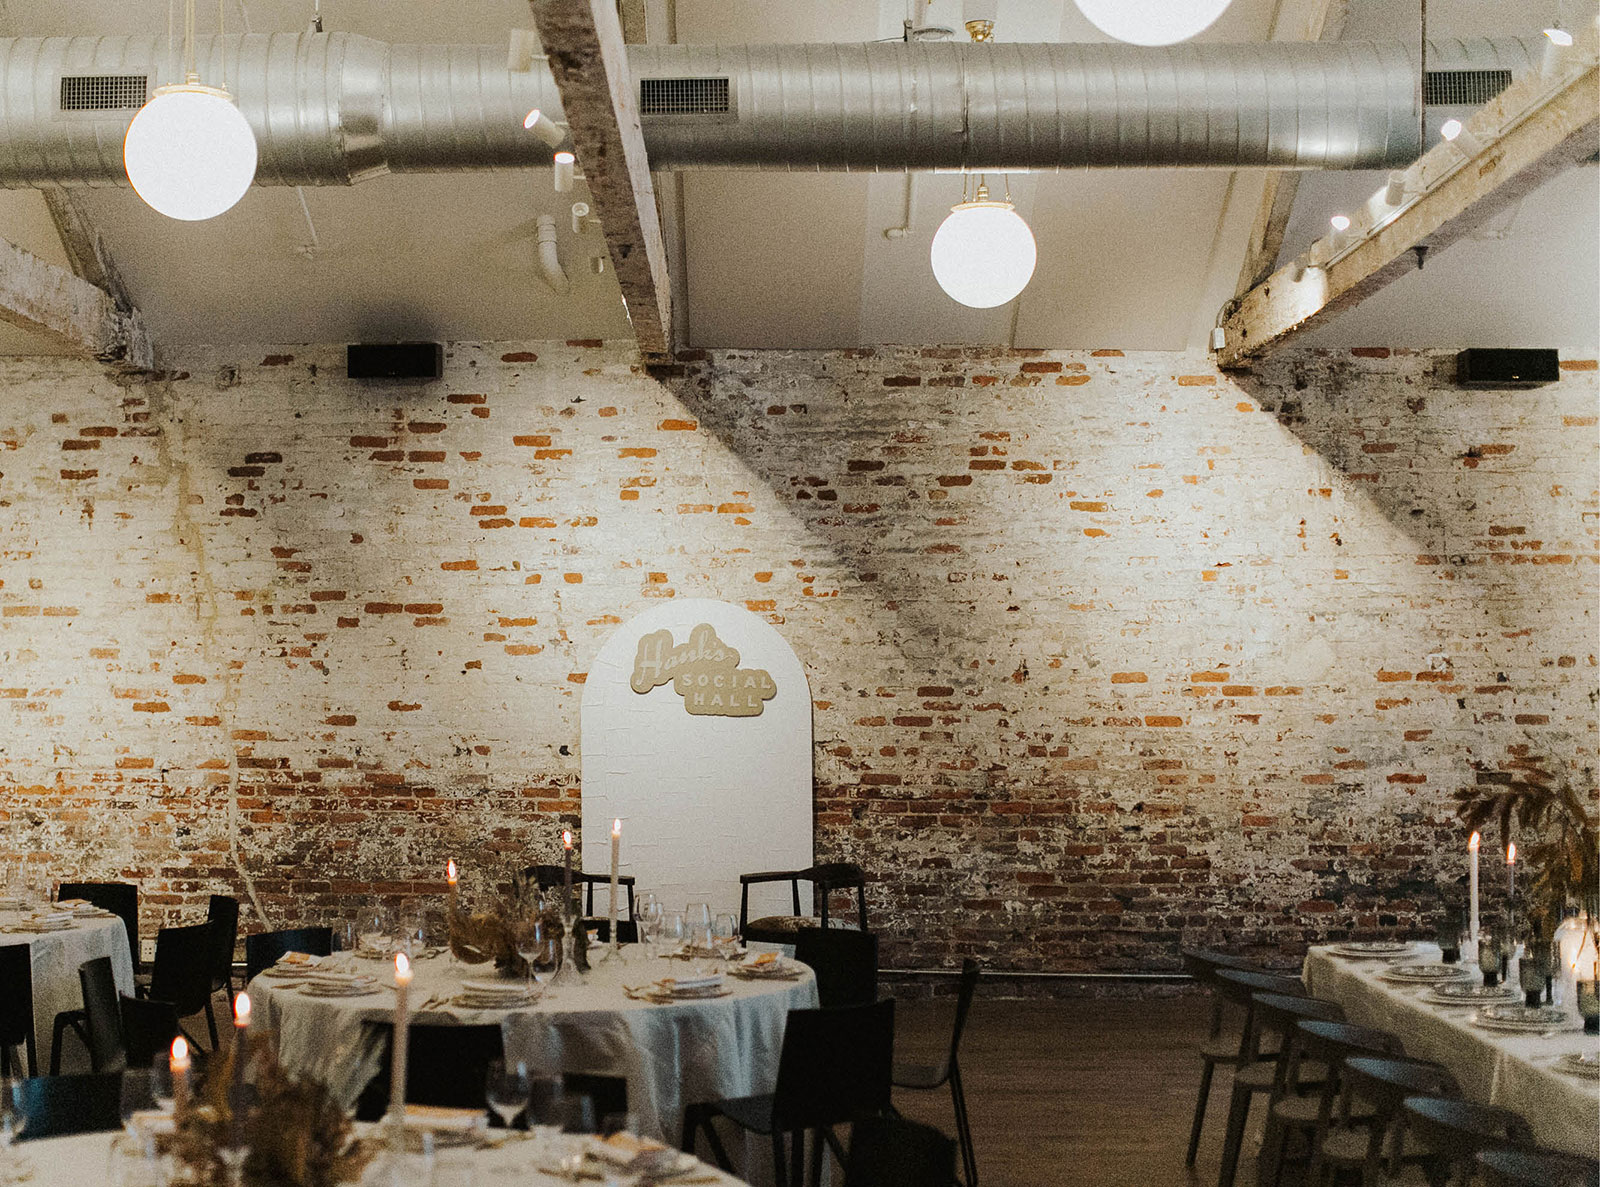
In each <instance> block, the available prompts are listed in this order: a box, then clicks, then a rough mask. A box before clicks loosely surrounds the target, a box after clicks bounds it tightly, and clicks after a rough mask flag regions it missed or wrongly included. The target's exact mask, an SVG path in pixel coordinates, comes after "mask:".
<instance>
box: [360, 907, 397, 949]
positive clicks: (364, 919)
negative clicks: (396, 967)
mask: <svg viewBox="0 0 1600 1187" xmlns="http://www.w3.org/2000/svg"><path fill="white" fill-rule="evenodd" d="M357 926H358V927H359V931H358V932H357V933H356V942H357V944H358V946H359V947H360V949H361V950H362V951H364V952H386V951H388V950H389V947H390V941H391V940H392V939H393V937H394V925H393V923H392V922H391V920H390V918H389V912H388V911H386V910H384V909H383V908H382V907H375V908H373V909H372V910H370V911H367V912H366V913H365V914H363V915H362V916H361V920H360V922H359V924H358V925H357Z"/></svg>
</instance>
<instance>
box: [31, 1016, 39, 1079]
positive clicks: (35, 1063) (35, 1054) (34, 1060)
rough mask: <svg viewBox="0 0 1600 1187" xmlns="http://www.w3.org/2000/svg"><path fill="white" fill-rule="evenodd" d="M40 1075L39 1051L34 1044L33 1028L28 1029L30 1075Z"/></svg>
mask: <svg viewBox="0 0 1600 1187" xmlns="http://www.w3.org/2000/svg"><path fill="white" fill-rule="evenodd" d="M38 1074H39V1051H38V1049H37V1048H36V1047H35V1046H34V1042H33V1027H32V1026H29V1027H28V1075H30V1076H37V1075H38Z"/></svg>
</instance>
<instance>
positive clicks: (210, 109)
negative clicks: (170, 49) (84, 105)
mask: <svg viewBox="0 0 1600 1187" xmlns="http://www.w3.org/2000/svg"><path fill="white" fill-rule="evenodd" d="M122 163H123V166H124V167H125V168H126V169H127V171H128V180H129V181H130V182H132V183H133V188H134V190H135V191H136V192H137V193H138V195H139V197H141V198H143V199H144V200H145V201H146V202H147V203H149V205H150V206H151V207H152V208H154V209H155V210H157V211H159V212H160V213H162V214H164V215H166V216H167V217H168V218H177V219H184V220H185V221H188V222H196V221H198V220H200V219H207V218H215V217H216V216H217V215H219V214H221V213H222V212H223V211H225V210H227V209H229V208H230V207H231V206H233V204H234V203H235V202H237V201H238V200H239V199H240V198H242V197H244V192H245V191H246V190H247V189H249V188H250V183H251V182H252V181H254V180H255V176H256V138H255V134H254V133H253V132H251V131H250V122H249V121H248V120H246V119H245V118H244V115H243V113H241V112H240V111H239V109H238V108H237V107H236V106H234V103H233V98H232V96H230V95H229V94H228V92H227V91H223V90H218V89H217V88H216V87H206V86H200V85H199V84H197V83H191V84H186V85H183V86H171V87H161V88H159V89H158V90H157V91H156V93H155V95H154V96H152V97H151V99H150V101H149V102H148V103H146V104H145V105H144V106H143V107H141V108H140V109H139V113H138V114H137V115H135V116H134V117H133V122H132V123H131V124H129V125H128V135H127V138H126V139H125V140H124V141H123V142H122Z"/></svg>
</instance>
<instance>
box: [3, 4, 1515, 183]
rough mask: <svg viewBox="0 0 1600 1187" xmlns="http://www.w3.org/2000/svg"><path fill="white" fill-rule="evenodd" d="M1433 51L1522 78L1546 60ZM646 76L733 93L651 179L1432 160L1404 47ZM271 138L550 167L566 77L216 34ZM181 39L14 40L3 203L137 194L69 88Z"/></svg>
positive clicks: (1077, 53)
mask: <svg viewBox="0 0 1600 1187" xmlns="http://www.w3.org/2000/svg"><path fill="white" fill-rule="evenodd" d="M1530 45H1533V43H1531V42H1529V43H1524V42H1521V41H1515V40H1506V41H1494V42H1489V41H1475V42H1444V43H1434V44H1433V45H1431V46H1430V47H1429V60H1430V63H1432V64H1433V66H1434V68H1436V69H1449V68H1451V66H1452V64H1453V63H1455V62H1461V63H1462V64H1463V65H1467V66H1470V67H1472V68H1482V67H1490V66H1492V67H1494V68H1499V69H1511V70H1513V71H1514V72H1520V71H1524V70H1527V69H1534V68H1537V64H1538V61H1539V57H1538V53H1539V50H1540V49H1542V47H1539V46H1536V45H1535V46H1534V47H1533V48H1532V49H1530V48H1529V47H1530ZM628 48H629V61H630V63H631V65H632V67H633V72H634V74H635V75H636V76H637V77H639V78H663V77H670V78H683V79H706V78H712V79H719V78H726V79H727V80H728V84H729V85H728V95H729V110H728V111H727V112H723V113H718V112H714V111H713V112H710V113H706V114H700V115H682V114H663V115H646V116H645V117H644V119H643V124H644V131H645V143H646V147H647V149H648V151H649V154H650V161H651V165H652V167H654V168H655V169H658V170H669V169H685V168H756V169H799V170H865V171H895V172H898V171H901V170H951V171H955V170H963V169H968V170H974V171H978V170H988V171H990V172H1006V171H1010V172H1021V171H1024V170H1028V169H1061V168H1075V167H1083V166H1106V167H1110V166H1146V167H1150V166H1175V165H1187V166H1213V167H1224V168H1239V167H1244V166H1251V165H1262V166H1273V167H1279V168H1352V169H1353V168H1389V167H1392V166H1395V165H1400V164H1405V163H1409V162H1410V161H1411V160H1413V159H1415V158H1416V156H1417V155H1418V154H1419V152H1420V151H1421V148H1422V147H1423V146H1422V144H1421V143H1420V139H1421V138H1420V136H1419V132H1418V128H1419V126H1420V122H1421V121H1420V119H1419V114H1420V113H1419V112H1418V110H1417V102H1418V98H1417V89H1416V69H1415V66H1414V64H1413V62H1412V61H1411V58H1410V56H1409V55H1410V54H1411V53H1414V50H1408V49H1407V48H1406V47H1403V46H1401V45H1398V44H1371V43H1343V42H1338V43H1332V44H1321V43H1314V44H1294V43H1263V44H1254V45H1215V44H1208V43H1202V44H1186V45H1178V46H1168V47H1159V48H1149V47H1142V46H1128V45H1055V44H1052V45H1019V44H1011V43H1000V44H995V43H986V44H983V45H963V44H940V43H930V42H913V43H912V44H909V45H906V44H902V43H898V42H893V43H887V44H869V45H852V44H840V45H785V46H645V45H634V46H630V47H628ZM196 51H197V58H198V65H199V68H200V72H201V74H202V76H203V77H208V78H216V77H221V76H222V75H223V74H224V70H223V66H224V65H225V66H226V71H225V73H226V76H227V78H228V80H229V86H230V88H231V89H232V91H233V93H234V95H235V97H236V98H237V100H238V103H239V108H240V110H241V111H243V112H244V114H245V116H246V118H247V119H248V120H249V121H250V124H251V127H252V128H253V129H254V131H255V134H256V142H257V150H258V159H259V163H258V167H257V173H256V183H257V184H258V185H291V186H293V185H348V184H351V183H353V182H357V181H362V180H365V179H366V178H369V177H374V176H378V175H380V174H383V173H408V172H411V173H416V172H455V171H479V170H499V169H525V168H532V167H537V166H546V165H548V164H549V156H548V149H547V148H546V146H545V145H544V144H543V142H542V141H540V140H539V139H538V137H536V136H534V135H532V134H530V133H529V132H528V131H527V130H526V129H524V128H523V126H522V123H523V120H524V118H525V117H526V116H527V113H528V112H529V111H530V110H532V109H534V108H539V109H540V110H541V111H543V112H545V113H546V114H548V115H549V117H550V118H551V119H554V120H562V119H564V115H563V114H562V111H561V104H560V97H559V95H558V93H557V91H556V87H555V84H554V80H553V79H552V77H551V75H550V71H549V69H548V66H546V65H544V64H540V63H536V64H535V65H534V68H533V69H531V70H529V71H527V72H526V73H513V72H510V71H508V70H507V69H506V68H505V53H504V51H503V50H502V49H500V48H498V47H493V46H449V45H388V44H385V43H383V42H379V41H374V40H372V39H370V38H366V37H360V36H357V35H355V34H351V33H274V34H249V33H246V34H233V35H230V36H213V37H202V38H199V39H198V41H197V44H196ZM173 72H174V65H173V63H172V62H171V61H170V58H169V56H168V54H167V53H166V50H165V44H164V41H163V39H162V38H161V37H159V36H144V37H48V38H38V37H26V38H8V39H0V187H3V188H18V187H23V186H35V185H125V184H127V177H126V174H125V173H124V171H123V164H122V140H123V134H124V133H125V131H126V129H127V125H128V122H129V120H130V119H131V118H132V114H133V113H132V111H131V110H129V109H126V108H123V109H119V110H116V111H62V110H61V108H60V98H61V93H60V80H61V79H62V78H63V77H65V76H82V75H143V76H145V77H146V78H147V79H148V85H149V86H150V87H151V88H152V89H153V88H154V87H155V86H159V85H163V84H165V83H169V82H173V81H175V78H174V77H173Z"/></svg>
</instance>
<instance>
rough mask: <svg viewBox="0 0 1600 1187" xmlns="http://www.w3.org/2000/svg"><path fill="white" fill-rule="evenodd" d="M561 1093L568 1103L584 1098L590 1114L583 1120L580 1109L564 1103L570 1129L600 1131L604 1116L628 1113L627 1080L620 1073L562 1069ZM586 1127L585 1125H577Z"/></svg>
mask: <svg viewBox="0 0 1600 1187" xmlns="http://www.w3.org/2000/svg"><path fill="white" fill-rule="evenodd" d="M561 1092H562V1095H563V1096H564V1097H565V1098H566V1099H567V1101H568V1102H576V1101H577V1100H578V1099H579V1098H581V1097H588V1098H589V1102H590V1105H591V1113H592V1115H591V1116H590V1117H589V1118H587V1119H583V1118H582V1116H581V1114H582V1109H581V1107H579V1108H573V1107H572V1104H571V1103H569V1105H568V1122H569V1125H570V1126H571V1127H572V1128H573V1130H574V1132H588V1133H601V1132H604V1130H605V1123H606V1121H607V1120H608V1119H613V1120H614V1119H615V1118H618V1117H622V1116H625V1115H626V1114H627V1112H628V1081H627V1080H626V1079H625V1078H623V1077H622V1076H599V1075H594V1074H592V1073H590V1072H563V1073H562V1075H561ZM583 1126H587V1128H580V1127H583Z"/></svg>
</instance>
